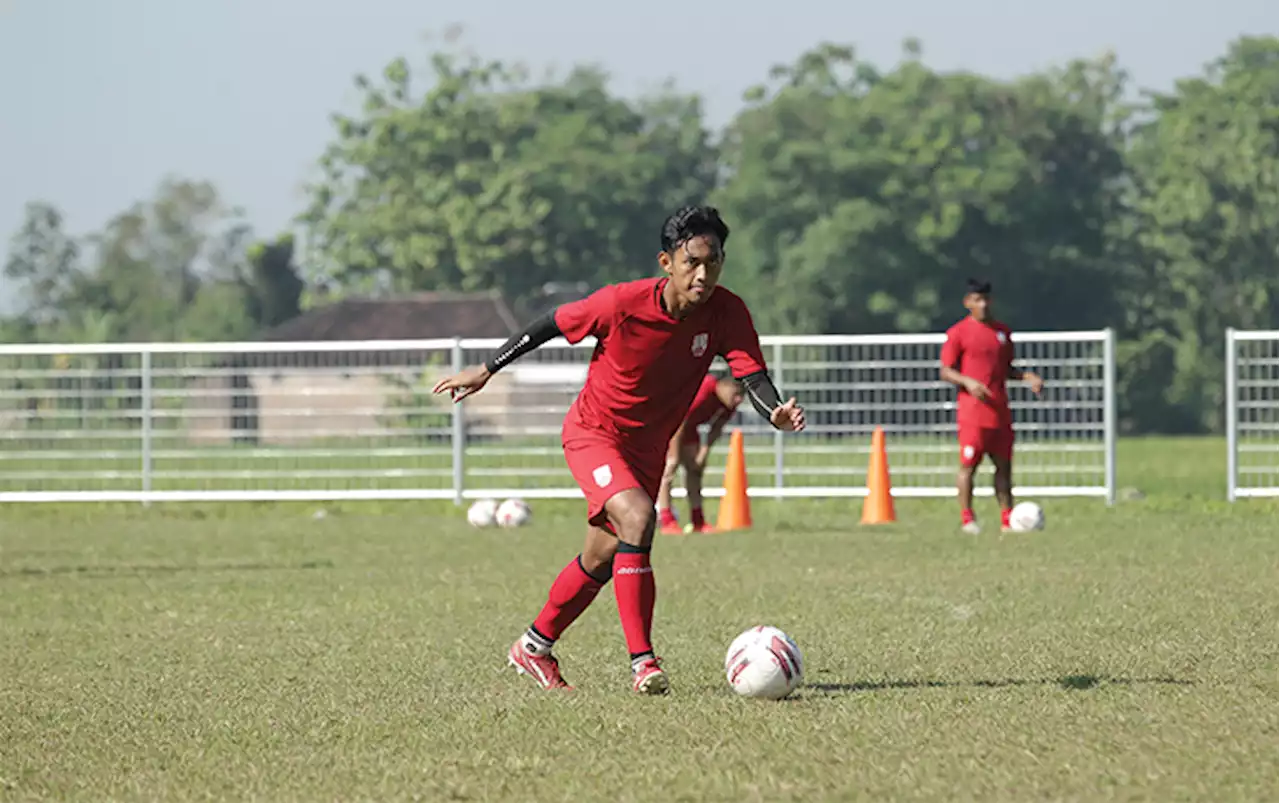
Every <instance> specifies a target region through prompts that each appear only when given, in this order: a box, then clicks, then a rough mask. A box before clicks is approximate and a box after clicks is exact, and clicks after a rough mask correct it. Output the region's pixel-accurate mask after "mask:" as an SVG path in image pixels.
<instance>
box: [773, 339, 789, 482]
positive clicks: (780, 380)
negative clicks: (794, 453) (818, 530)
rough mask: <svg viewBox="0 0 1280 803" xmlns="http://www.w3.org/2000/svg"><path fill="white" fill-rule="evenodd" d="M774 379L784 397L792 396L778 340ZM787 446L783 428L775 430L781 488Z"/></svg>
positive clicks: (775, 470) (775, 476)
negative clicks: (789, 392)
mask: <svg viewBox="0 0 1280 803" xmlns="http://www.w3.org/2000/svg"><path fill="white" fill-rule="evenodd" d="M773 380H774V383H775V384H776V385H777V387H778V389H779V390H781V391H782V398H784V399H787V398H790V397H789V396H787V386H786V384H785V382H784V376H783V366H782V344H781V343H778V342H775V343H774V344H773ZM786 447H787V441H786V438H784V437H782V430H775V431H774V433H773V485H774V487H775V488H778V489H781V488H782V486H783V485H784V484H785V479H784V478H785V476H786V457H785V456H784V451H785V450H786Z"/></svg>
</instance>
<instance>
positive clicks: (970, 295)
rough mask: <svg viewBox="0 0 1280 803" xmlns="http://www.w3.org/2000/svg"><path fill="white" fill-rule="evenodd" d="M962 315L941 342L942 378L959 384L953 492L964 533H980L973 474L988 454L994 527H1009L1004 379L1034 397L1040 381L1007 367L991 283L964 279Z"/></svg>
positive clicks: (1006, 333) (1009, 421) (1007, 343)
mask: <svg viewBox="0 0 1280 803" xmlns="http://www.w3.org/2000/svg"><path fill="white" fill-rule="evenodd" d="M964 306H965V309H967V310H969V315H968V317H966V318H964V319H963V320H961V321H960V322H959V323H957V324H956V325H955V326H952V327H951V328H950V329H948V330H947V340H946V343H944V344H943V346H942V367H941V369H940V373H941V376H942V379H943V380H945V381H947V382H950V383H951V384H953V385H955V386H956V387H957V388H959V391H958V392H957V394H956V426H957V430H958V432H957V434H958V435H959V440H960V474H959V476H958V477H957V478H956V490H957V491H958V494H959V498H960V521H961V526H962V527H963V529H964V531H965V532H968V533H977V532H979V531H980V529H979V527H978V520H977V519H976V518H975V517H974V515H973V475H974V472H976V471H977V469H978V466H979V465H980V464H981V463H982V456H983V455H990V457H991V462H992V463H993V464H995V469H996V476H995V491H996V499H997V500H999V502H1000V525H1001V527H1002V528H1004V529H1008V527H1009V512H1010V511H1011V510H1013V415H1012V413H1011V412H1010V411H1009V393H1008V390H1007V388H1006V381H1007V380H1009V379H1015V380H1022V381H1023V382H1026V383H1027V384H1028V385H1029V386H1030V387H1031V391H1032V392H1033V393H1035V394H1036V395H1040V391H1041V390H1043V389H1044V381H1043V380H1041V379H1040V377H1039V376H1038V375H1036V374H1034V373H1032V372H1031V371H1023V370H1020V369H1018V368H1014V367H1013V333H1012V331H1011V330H1010V329H1009V327H1007V326H1005V325H1004V324H1003V323H1000V322H999V321H997V320H995V319H994V318H992V317H991V283H990V282H983V281H978V280H975V279H970V280H969V287H968V292H967V293H965V296H964Z"/></svg>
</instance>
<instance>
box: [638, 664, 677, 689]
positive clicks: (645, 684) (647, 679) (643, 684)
mask: <svg viewBox="0 0 1280 803" xmlns="http://www.w3.org/2000/svg"><path fill="white" fill-rule="evenodd" d="M659 661H660V659H658V658H646V659H645V660H643V661H641V662H640V664H639V665H637V666H636V667H635V668H634V669H632V672H631V689H632V690H633V691H635V692H636V693H637V694H666V693H667V692H669V691H671V682H670V681H669V680H667V673H666V672H663V671H662V667H661V666H659Z"/></svg>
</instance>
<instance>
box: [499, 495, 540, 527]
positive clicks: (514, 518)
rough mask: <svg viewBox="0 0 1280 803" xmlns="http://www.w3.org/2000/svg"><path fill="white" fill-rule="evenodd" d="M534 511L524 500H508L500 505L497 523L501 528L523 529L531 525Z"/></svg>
mask: <svg viewBox="0 0 1280 803" xmlns="http://www.w3.org/2000/svg"><path fill="white" fill-rule="evenodd" d="M532 516H533V511H531V510H530V509H529V506H528V505H527V504H525V501H524V500H523V499H508V500H507V501H505V502H503V503H502V504H500V505H498V512H497V521H498V526H499V527H522V526H524V525H526V524H528V523H529V519H530V518H531V517H532Z"/></svg>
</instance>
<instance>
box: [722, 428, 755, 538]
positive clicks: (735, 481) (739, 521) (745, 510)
mask: <svg viewBox="0 0 1280 803" xmlns="http://www.w3.org/2000/svg"><path fill="white" fill-rule="evenodd" d="M750 526H751V501H750V500H749V499H748V498H747V453H746V450H745V449H744V448H743V446H742V430H740V429H735V430H734V431H733V434H732V435H730V436H729V460H728V462H726V463H725V466H724V496H722V497H720V515H719V518H717V519H716V529H717V530H745V529H746V528H748V527H750Z"/></svg>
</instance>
